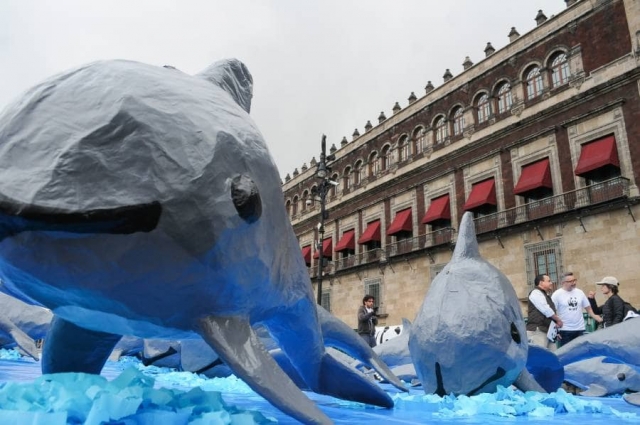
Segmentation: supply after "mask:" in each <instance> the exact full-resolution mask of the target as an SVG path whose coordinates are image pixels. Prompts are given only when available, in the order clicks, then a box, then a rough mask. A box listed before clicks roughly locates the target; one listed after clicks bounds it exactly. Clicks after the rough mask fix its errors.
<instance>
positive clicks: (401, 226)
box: [387, 208, 413, 235]
mask: <svg viewBox="0 0 640 425" xmlns="http://www.w3.org/2000/svg"><path fill="white" fill-rule="evenodd" d="M403 230H406V231H409V232H411V231H413V222H412V221H411V208H408V209H406V210H402V211H399V212H398V213H396V217H395V218H394V219H393V222H392V223H391V226H389V228H388V229H387V235H395V234H396V233H398V232H402V231H403Z"/></svg>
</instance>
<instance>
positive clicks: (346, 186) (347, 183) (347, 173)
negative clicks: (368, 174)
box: [342, 167, 351, 190]
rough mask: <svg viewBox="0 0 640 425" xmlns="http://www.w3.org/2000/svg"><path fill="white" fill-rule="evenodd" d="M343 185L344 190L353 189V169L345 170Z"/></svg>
mask: <svg viewBox="0 0 640 425" xmlns="http://www.w3.org/2000/svg"><path fill="white" fill-rule="evenodd" d="M342 184H343V187H344V189H343V190H349V189H350V188H351V167H347V168H345V169H344V174H343V175H342Z"/></svg>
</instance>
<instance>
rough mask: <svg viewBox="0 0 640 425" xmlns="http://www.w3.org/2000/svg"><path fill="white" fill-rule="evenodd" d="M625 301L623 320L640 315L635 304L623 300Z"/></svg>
mask: <svg viewBox="0 0 640 425" xmlns="http://www.w3.org/2000/svg"><path fill="white" fill-rule="evenodd" d="M623 302H624V312H623V317H624V319H623V320H626V319H628V318H631V317H636V316H638V315H639V313H638V310H637V309H636V308H635V307H634V306H632V305H631V304H629V303H628V302H626V301H623Z"/></svg>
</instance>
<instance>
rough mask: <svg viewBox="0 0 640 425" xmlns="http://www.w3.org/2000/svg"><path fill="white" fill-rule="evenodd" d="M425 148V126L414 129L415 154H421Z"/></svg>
mask: <svg viewBox="0 0 640 425" xmlns="http://www.w3.org/2000/svg"><path fill="white" fill-rule="evenodd" d="M423 150H424V128H422V127H418V128H416V129H415V130H414V131H413V154H414V155H416V154H419V153H420V152H422V151H423Z"/></svg>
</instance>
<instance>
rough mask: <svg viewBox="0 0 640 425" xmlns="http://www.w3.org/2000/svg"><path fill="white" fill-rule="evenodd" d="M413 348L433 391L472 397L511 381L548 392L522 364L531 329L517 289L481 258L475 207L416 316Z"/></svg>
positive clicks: (427, 385) (424, 380)
mask: <svg viewBox="0 0 640 425" xmlns="http://www.w3.org/2000/svg"><path fill="white" fill-rule="evenodd" d="M409 351H410V353H411V358H412V360H413V364H414V366H415V369H416V373H417V375H418V378H419V379H420V381H421V382H422V385H423V388H424V390H425V392H426V393H428V394H430V393H435V394H438V395H441V396H442V395H446V394H451V393H453V394H456V395H459V394H466V395H473V394H477V393H481V392H494V391H495V390H496V388H497V386H498V385H502V386H505V387H507V386H509V385H511V384H516V386H518V387H519V388H521V389H523V390H536V391H541V392H544V389H543V388H542V387H540V385H538V383H537V382H536V381H535V379H534V378H533V376H531V374H530V373H529V372H528V371H527V369H525V364H526V362H527V352H528V342H527V333H526V330H525V324H524V320H523V317H522V312H521V310H520V305H519V302H518V298H517V296H516V293H515V290H514V289H513V286H512V285H511V283H510V282H509V280H508V279H507V277H506V276H505V275H504V274H503V273H502V272H501V271H500V270H498V269H497V268H495V267H494V266H493V265H491V264H489V263H488V262H487V261H486V260H484V259H483V258H482V257H481V256H480V252H479V250H478V242H477V240H476V235H475V227H474V223H473V215H472V213H470V212H466V213H464V215H463V217H462V221H461V223H460V231H459V234H458V239H457V242H456V247H455V250H454V253H453V257H452V259H451V261H450V262H449V263H448V264H447V265H446V266H445V268H444V269H443V270H442V271H441V272H440V273H439V274H438V275H437V276H436V277H435V279H434V280H433V282H432V283H431V287H430V288H429V291H428V293H427V295H426V297H425V299H424V301H423V304H422V306H421V307H420V310H419V311H418V314H417V316H416V319H415V321H414V322H413V326H412V328H411V333H410V336H409Z"/></svg>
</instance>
